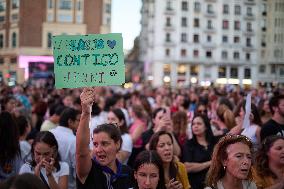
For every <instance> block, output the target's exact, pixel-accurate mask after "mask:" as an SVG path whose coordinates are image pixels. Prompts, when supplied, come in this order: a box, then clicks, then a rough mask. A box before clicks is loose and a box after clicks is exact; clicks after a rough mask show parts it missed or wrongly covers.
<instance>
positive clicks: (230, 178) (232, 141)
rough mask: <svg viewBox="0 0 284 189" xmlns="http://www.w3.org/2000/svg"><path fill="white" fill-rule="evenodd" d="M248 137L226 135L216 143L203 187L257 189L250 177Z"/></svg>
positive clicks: (250, 155) (250, 165)
mask: <svg viewBox="0 0 284 189" xmlns="http://www.w3.org/2000/svg"><path fill="white" fill-rule="evenodd" d="M252 151H253V145H252V142H251V141H250V139H248V138H247V137H245V136H242V135H226V136H224V137H222V138H221V139H220V140H219V142H218V143H217V144H216V146H215V148H214V151H213V155H212V160H211V166H210V168H209V171H208V174H207V178H206V186H207V187H206V188H205V189H213V188H214V189H224V188H234V189H257V187H256V185H255V183H254V182H253V177H252Z"/></svg>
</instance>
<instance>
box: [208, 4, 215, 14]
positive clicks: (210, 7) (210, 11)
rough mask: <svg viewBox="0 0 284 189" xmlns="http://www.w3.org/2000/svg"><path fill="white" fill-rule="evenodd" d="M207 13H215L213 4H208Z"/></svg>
mask: <svg viewBox="0 0 284 189" xmlns="http://www.w3.org/2000/svg"><path fill="white" fill-rule="evenodd" d="M207 13H209V14H213V13H214V11H213V5H211V4H208V5H207Z"/></svg>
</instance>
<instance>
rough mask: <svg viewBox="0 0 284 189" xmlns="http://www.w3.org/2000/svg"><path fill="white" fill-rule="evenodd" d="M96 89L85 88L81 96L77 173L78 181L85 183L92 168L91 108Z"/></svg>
mask: <svg viewBox="0 0 284 189" xmlns="http://www.w3.org/2000/svg"><path fill="white" fill-rule="evenodd" d="M95 94H96V93H95V88H84V90H83V92H82V93H81V95H80V99H81V106H82V114H81V119H80V123H79V127H78V130H77V134H76V161H77V165H76V172H77V176H78V179H79V180H80V181H81V182H82V183H84V182H85V180H86V178H87V176H88V174H89V172H90V170H91V167H92V159H91V157H90V150H89V142H90V140H89V139H90V129H89V121H90V117H91V107H92V104H93V102H94V101H95Z"/></svg>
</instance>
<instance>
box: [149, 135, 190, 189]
mask: <svg viewBox="0 0 284 189" xmlns="http://www.w3.org/2000/svg"><path fill="white" fill-rule="evenodd" d="M149 150H155V151H157V153H158V154H159V156H160V157H161V159H162V163H163V167H164V178H165V182H166V186H167V188H168V189H179V188H180V189H182V188H183V189H189V188H190V185H189V182H188V178H187V172H186V169H185V166H184V164H183V163H181V162H179V161H177V160H176V158H175V157H174V149H173V137H172V135H171V134H170V133H168V132H167V131H159V132H157V133H155V134H154V135H153V136H152V138H151V140H150V143H149Z"/></svg>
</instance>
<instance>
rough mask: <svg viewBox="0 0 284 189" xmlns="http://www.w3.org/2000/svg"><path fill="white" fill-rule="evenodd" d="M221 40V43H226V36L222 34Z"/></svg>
mask: <svg viewBox="0 0 284 189" xmlns="http://www.w3.org/2000/svg"><path fill="white" fill-rule="evenodd" d="M222 42H223V43H228V36H226V35H223V36H222Z"/></svg>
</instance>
